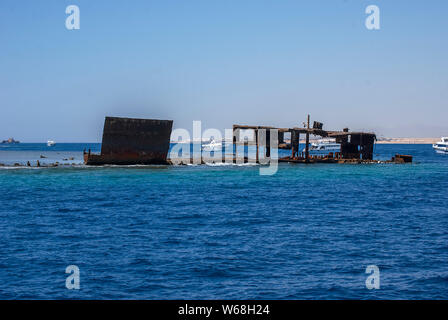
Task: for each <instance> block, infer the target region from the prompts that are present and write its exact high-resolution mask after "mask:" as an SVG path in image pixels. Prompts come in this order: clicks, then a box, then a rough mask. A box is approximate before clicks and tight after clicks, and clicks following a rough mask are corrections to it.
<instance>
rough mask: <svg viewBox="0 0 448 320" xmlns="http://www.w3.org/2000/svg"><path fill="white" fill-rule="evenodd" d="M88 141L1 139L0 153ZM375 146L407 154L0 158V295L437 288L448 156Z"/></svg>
mask: <svg viewBox="0 0 448 320" xmlns="http://www.w3.org/2000/svg"><path fill="white" fill-rule="evenodd" d="M86 146H87V148H89V147H91V148H92V149H95V148H96V149H95V150H99V145H87V144H67V145H63V144H59V145H56V146H55V147H57V148H58V149H50V150H48V149H46V148H47V147H46V146H45V145H34V144H33V145H24V144H22V145H15V146H12V147H13V150H12V149H8V148H9V147H0V163H9V162H11V161H12V162H14V159H26V158H30V157H31V155H33V156H35V155H37V154H40V153H43V152H46V154H47V155H48V158H46V159H59V158H61V159H62V158H65V157H67V155H68V154H70V155H74V157H75V158H77V159H78V158H79V159H81V155H82V150H83V149H84V148H86ZM57 152H59V154H57ZM375 153H376V157H377V158H378V157H379V158H390V157H391V156H392V155H394V154H395V153H402V154H411V155H413V156H414V161H415V162H414V163H413V164H407V165H394V164H369V165H350V164H346V165H338V164H315V165H300V164H299V165H297V164H296V165H293V164H281V165H280V166H279V170H278V172H277V174H275V175H273V176H260V175H259V167H258V166H174V167H168V166H156V167H127V168H126V167H105V168H92V167H84V166H78V165H77V166H69V167H58V168H39V169H37V168H33V169H28V168H13V167H10V166H6V167H3V168H2V167H0V283H1V286H0V298H4V299H25V298H32V299H53V298H61V299H66V298H75V299H110V298H118V299H133V298H139V299H140V298H141V299H206V298H207V299H218V298H221V299H403V298H409V299H431V298H432V299H447V298H448V231H447V230H448V210H447V204H448V156H447V155H441V154H436V153H435V152H433V150H432V148H431V146H429V145H378V146H376V149H375ZM372 264H373V265H377V266H378V267H379V269H380V281H381V287H380V289H378V290H368V289H366V286H365V280H366V277H367V274H365V269H366V266H367V265H372ZM68 265H77V266H78V267H79V269H80V286H81V288H80V290H68V289H66V287H65V281H66V277H67V276H68V275H67V274H66V273H65V268H66V267H67V266H68Z"/></svg>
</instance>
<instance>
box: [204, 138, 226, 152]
mask: <svg viewBox="0 0 448 320" xmlns="http://www.w3.org/2000/svg"><path fill="white" fill-rule="evenodd" d="M221 147H222V143H221V142H216V141H215V140H214V139H210V140H209V141H208V142H207V143H203V144H202V150H204V151H217V150H218V149H219V148H221Z"/></svg>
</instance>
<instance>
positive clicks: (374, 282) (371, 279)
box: [366, 264, 380, 290]
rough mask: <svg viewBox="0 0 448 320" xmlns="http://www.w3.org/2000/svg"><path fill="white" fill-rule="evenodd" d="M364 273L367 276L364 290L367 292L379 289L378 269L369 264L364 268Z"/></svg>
mask: <svg viewBox="0 0 448 320" xmlns="http://www.w3.org/2000/svg"><path fill="white" fill-rule="evenodd" d="M366 273H367V274H368V276H367V279H366V288H367V289H369V290H372V289H379V288H380V268H378V266H376V265H374V264H371V265H368V266H367V267H366Z"/></svg>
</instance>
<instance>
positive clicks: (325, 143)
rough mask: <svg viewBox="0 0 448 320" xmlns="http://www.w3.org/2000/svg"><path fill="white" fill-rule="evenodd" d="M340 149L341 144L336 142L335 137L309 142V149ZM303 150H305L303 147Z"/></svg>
mask: <svg viewBox="0 0 448 320" xmlns="http://www.w3.org/2000/svg"><path fill="white" fill-rule="evenodd" d="M340 149H341V145H340V144H339V143H336V139H332V138H326V139H319V140H317V142H313V143H311V145H310V148H309V151H339V150H340ZM303 151H305V149H304V150H303Z"/></svg>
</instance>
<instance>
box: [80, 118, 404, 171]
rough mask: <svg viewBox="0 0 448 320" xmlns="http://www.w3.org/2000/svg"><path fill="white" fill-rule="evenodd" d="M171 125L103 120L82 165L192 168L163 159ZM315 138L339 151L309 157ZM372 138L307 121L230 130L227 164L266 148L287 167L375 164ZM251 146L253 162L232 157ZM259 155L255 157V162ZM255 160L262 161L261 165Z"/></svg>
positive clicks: (168, 122) (224, 159)
mask: <svg viewBox="0 0 448 320" xmlns="http://www.w3.org/2000/svg"><path fill="white" fill-rule="evenodd" d="M172 126H173V121H172V120H154V119H132V118H117V117H106V119H105V122H104V131H103V141H102V145H101V153H100V154H93V153H91V152H90V150H89V151H88V152H84V163H85V164H86V165H104V164H115V165H135V164H143V165H146V164H173V163H177V164H189V163H197V161H196V162H195V161H194V159H193V158H192V157H190V158H187V159H182V160H180V161H179V159H176V161H173V160H172V159H169V158H168V150H169V147H170V136H171V130H172ZM242 130H249V131H252V132H253V139H252V141H241V139H240V133H241V131H242ZM286 133H288V134H290V140H289V143H286V142H285V134H286ZM301 136H302V137H304V138H305V139H304V142H305V149H304V150H303V151H300V150H299V142H300V139H301ZM311 136H319V137H323V138H333V139H335V141H336V143H338V144H340V146H341V147H340V151H339V152H335V153H333V152H329V153H328V154H326V155H311V154H310V150H309V145H310V137H311ZM375 141H376V135H375V133H372V132H351V131H349V129H347V128H346V129H343V130H342V131H327V130H323V124H322V123H320V122H317V121H314V122H313V126H312V127H310V117H309V116H308V120H307V123H306V124H305V126H304V127H302V128H300V127H293V128H278V127H269V126H250V125H233V156H232V155H231V162H233V163H237V162H238V161H240V162H249V161H253V162H255V163H266V159H270V158H271V147H272V148H277V147H278V148H279V149H290V150H291V154H290V155H289V156H285V157H281V158H278V159H277V160H278V162H289V163H378V162H380V161H378V160H374V159H373V151H374V145H375ZM241 145H243V146H244V145H255V146H256V152H255V159H251V160H250V159H248V157H246V155H239V154H238V151H237V150H238V148H237V147H238V146H241ZM260 151H262V153H261V157H260ZM227 156H228V155H222V159H216V158H213V159H205V158H203V157H202V154H201V155H200V160H199V163H208V161H212V162H216V161H218V160H219V161H221V160H222V162H228V158H227ZM261 159H262V160H263V161H261ZM382 162H393V163H408V162H412V156H408V155H398V154H397V155H396V156H395V157H393V158H392V159H391V160H389V161H382Z"/></svg>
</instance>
